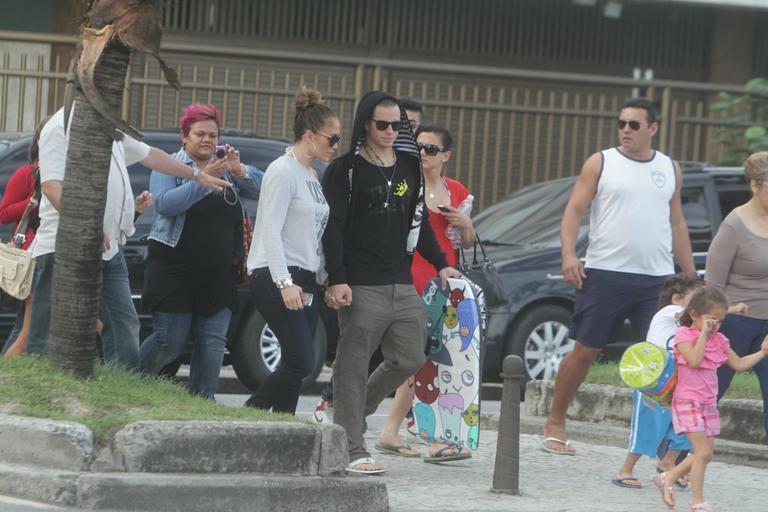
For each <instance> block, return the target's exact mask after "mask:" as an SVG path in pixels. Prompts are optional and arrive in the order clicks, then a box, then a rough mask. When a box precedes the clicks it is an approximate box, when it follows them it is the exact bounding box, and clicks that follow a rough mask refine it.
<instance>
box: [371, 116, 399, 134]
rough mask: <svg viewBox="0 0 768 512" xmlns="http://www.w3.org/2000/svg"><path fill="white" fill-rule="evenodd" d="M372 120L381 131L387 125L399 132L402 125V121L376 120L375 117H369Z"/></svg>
mask: <svg viewBox="0 0 768 512" xmlns="http://www.w3.org/2000/svg"><path fill="white" fill-rule="evenodd" d="M371 121H373V124H374V126H376V129H377V130H379V131H380V132H383V131H384V130H386V129H387V126H391V127H392V130H394V131H396V132H399V131H400V128H402V127H403V122H402V121H378V120H376V119H371Z"/></svg>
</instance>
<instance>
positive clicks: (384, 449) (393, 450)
mask: <svg viewBox="0 0 768 512" xmlns="http://www.w3.org/2000/svg"><path fill="white" fill-rule="evenodd" d="M376 449H377V450H378V451H380V452H381V453H387V454H389V455H397V456H398V457H405V458H407V459H418V458H419V457H421V453H418V452H417V451H416V450H414V449H413V448H411V445H409V444H398V445H395V446H389V445H385V444H381V443H376ZM403 450H409V451H412V452H416V453H403Z"/></svg>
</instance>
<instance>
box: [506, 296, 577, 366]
mask: <svg viewBox="0 0 768 512" xmlns="http://www.w3.org/2000/svg"><path fill="white" fill-rule="evenodd" d="M570 323H571V312H570V311H569V310H568V309H566V308H564V307H562V306H557V305H555V304H547V305H543V306H537V307H535V308H534V309H531V310H529V311H527V312H525V313H524V314H523V316H522V318H521V319H520V321H519V322H518V323H517V324H516V325H515V327H514V331H513V333H512V337H511V338H510V343H509V346H508V349H507V355H508V354H516V355H518V356H520V357H521V358H522V359H523V364H524V366H525V371H526V377H527V378H528V379H536V380H551V379H552V378H553V377H554V376H555V374H556V373H557V370H558V369H559V368H560V362H561V361H562V360H563V358H564V357H565V356H566V354H568V353H569V352H570V351H572V350H573V346H574V343H575V342H574V340H573V339H571V338H570V337H569V325H570Z"/></svg>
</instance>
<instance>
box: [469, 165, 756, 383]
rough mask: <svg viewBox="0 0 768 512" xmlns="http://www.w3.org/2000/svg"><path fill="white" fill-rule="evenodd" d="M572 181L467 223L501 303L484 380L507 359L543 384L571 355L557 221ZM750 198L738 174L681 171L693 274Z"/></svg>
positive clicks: (569, 303)
mask: <svg viewBox="0 0 768 512" xmlns="http://www.w3.org/2000/svg"><path fill="white" fill-rule="evenodd" d="M574 183H575V178H563V179H559V180H555V181H549V182H545V183H539V184H536V185H531V186H529V187H526V188H524V189H521V190H519V191H518V192H515V193H513V194H512V195H510V196H508V197H507V198H505V199H503V200H501V201H499V202H498V203H496V204H495V205H493V206H491V207H489V208H488V209H486V210H485V211H483V212H482V213H480V214H479V215H478V216H477V217H475V219H474V224H475V228H476V229H477V231H478V233H479V234H480V236H481V237H482V238H483V240H484V241H485V244H486V246H487V249H488V256H489V257H490V258H491V260H492V261H493V262H494V263H495V264H496V267H497V269H498V271H499V275H500V277H501V279H502V281H503V287H504V292H505V296H506V298H507V300H508V302H507V303H506V304H504V305H502V306H498V307H496V308H493V309H492V310H491V311H489V318H488V328H487V333H486V345H485V353H484V356H483V357H484V363H483V368H484V375H485V379H486V380H495V379H498V375H499V373H500V371H501V362H502V360H503V359H504V357H505V356H506V355H508V354H517V355H519V356H520V357H522V358H523V360H524V362H525V368H526V370H527V373H528V377H529V378H531V379H534V378H535V379H550V378H551V377H552V376H553V374H554V373H555V372H556V371H557V369H558V367H559V365H560V361H561V360H562V358H563V357H564V356H565V355H566V354H567V353H568V352H570V351H571V349H572V347H573V343H574V341H573V340H572V339H571V338H570V337H569V332H568V331H569V326H570V323H571V313H572V311H573V303H574V300H575V290H574V288H573V287H571V286H570V285H569V284H568V283H566V282H565V281H564V280H563V276H562V274H561V263H562V262H561V258H560V238H559V234H560V220H561V218H562V214H563V211H564V209H565V205H566V203H567V202H568V197H569V196H570V193H571V189H572V188H573V184H574ZM749 197H750V194H749V189H748V187H747V185H746V183H745V181H744V171H743V169H741V168H719V167H702V166H697V167H694V168H693V169H690V170H686V171H685V174H684V181H683V189H682V204H683V213H684V215H685V218H686V221H687V223H688V230H689V233H690V238H691V244H692V246H693V252H694V259H695V261H696V268H697V269H699V270H700V271H703V268H704V263H705V259H706V253H707V249H708V248H709V243H710V241H711V240H712V237H713V236H714V234H715V232H716V231H717V228H718V226H719V225H720V221H721V220H722V219H723V218H724V217H725V216H726V215H727V214H728V213H729V212H730V211H731V210H732V209H733V208H734V207H736V206H738V205H740V204H742V203H744V202H745V201H746V200H747V199H748V198H749ZM588 230H589V218H588V215H587V216H585V218H584V219H583V221H582V224H581V228H580V231H579V238H578V242H577V251H578V254H579V255H580V256H581V257H582V258H583V257H584V255H585V254H586V246H587V233H588ZM631 341H639V340H638V339H636V338H634V339H633V335H632V332H631V330H630V329H625V332H622V335H621V337H620V339H618V340H617V341H616V343H614V344H611V345H609V346H608V348H607V350H606V352H607V353H608V355H609V356H610V355H616V353H617V352H620V351H622V350H623V349H624V348H625V347H626V346H627V344H628V343H630V342H631Z"/></svg>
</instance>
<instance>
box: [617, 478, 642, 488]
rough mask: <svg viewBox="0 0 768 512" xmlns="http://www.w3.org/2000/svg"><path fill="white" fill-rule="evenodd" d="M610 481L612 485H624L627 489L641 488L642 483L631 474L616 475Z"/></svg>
mask: <svg viewBox="0 0 768 512" xmlns="http://www.w3.org/2000/svg"><path fill="white" fill-rule="evenodd" d="M611 483H612V484H613V485H618V486H619V487H626V488H627V489H642V488H643V485H642V484H641V483H640V480H638V479H637V478H635V477H633V476H627V477H624V478H620V477H616V478H614V479H613V480H611Z"/></svg>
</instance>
